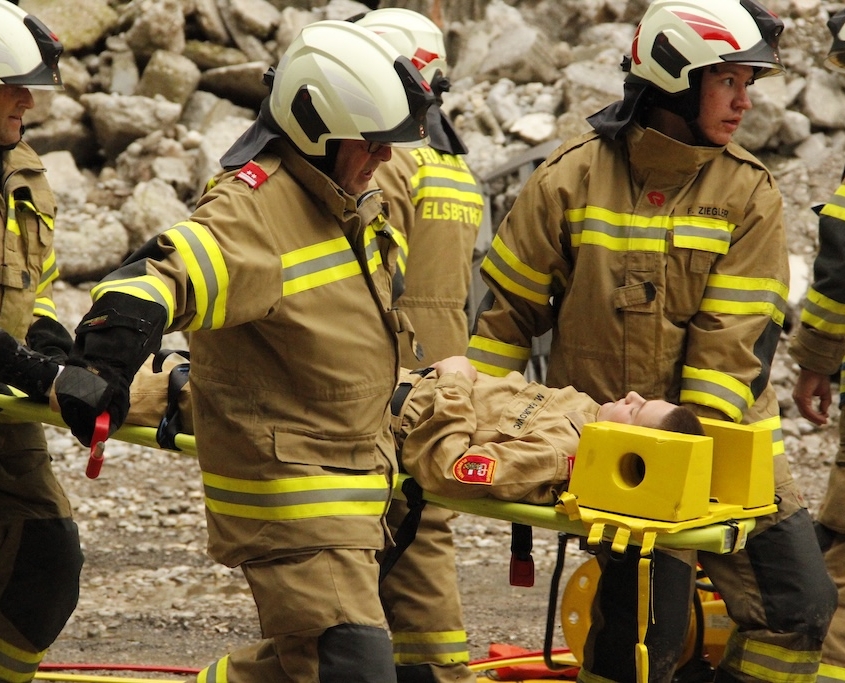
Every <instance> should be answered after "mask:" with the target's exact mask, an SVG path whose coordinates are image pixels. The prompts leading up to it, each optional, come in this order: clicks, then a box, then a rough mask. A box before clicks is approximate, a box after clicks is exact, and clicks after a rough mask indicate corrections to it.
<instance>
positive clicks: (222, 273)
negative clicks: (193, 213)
mask: <svg viewBox="0 0 845 683" xmlns="http://www.w3.org/2000/svg"><path fill="white" fill-rule="evenodd" d="M164 236H165V237H166V238H167V239H169V240H170V242H171V243H172V244H173V246H174V247H175V249H176V251H177V252H178V253H179V255H180V256H181V257H182V260H183V261H184V262H185V267H186V268H187V271H188V277H189V278H190V280H191V284H192V285H193V289H194V300H195V304H196V308H197V313H196V316H194V320H193V321H192V322H191V323H190V324H188V325H187V326H186V329H187V330H210V329H218V328H220V327H222V326H223V323H224V322H225V320H226V301H227V298H228V295H229V271H228V270H227V268H226V261H225V259H224V258H223V253H222V252H221V251H220V246H219V245H218V244H217V241H216V240H215V239H214V237H212V235H211V233H210V232H209V231H208V229H207V228H206V227H205V226H204V225H201V224H200V223H196V222H194V221H184V222H182V223H177V224H176V225H174V226H173V227H172V228H170V229H169V230H166V231H165V232H164Z"/></svg>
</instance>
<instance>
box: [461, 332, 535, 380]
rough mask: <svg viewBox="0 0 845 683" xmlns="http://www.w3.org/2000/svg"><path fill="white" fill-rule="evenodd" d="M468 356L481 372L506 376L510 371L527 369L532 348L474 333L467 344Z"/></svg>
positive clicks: (495, 375)
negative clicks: (526, 365)
mask: <svg viewBox="0 0 845 683" xmlns="http://www.w3.org/2000/svg"><path fill="white" fill-rule="evenodd" d="M467 358H469V360H470V362H471V363H472V364H473V365H474V366H475V369H476V370H478V371H479V372H483V373H485V374H487V375H493V376H494V377H504V376H505V375H507V374H508V373H509V372H522V371H523V370H524V369H525V364H526V363H527V362H528V359H529V358H531V348H530V347H529V348H526V347H524V346H517V345H516V344H506V343H505V342H501V341H497V340H495V339H488V338H486V337H481V336H479V335H474V336H473V337H472V338H471V339H470V340H469V344H468V346H467Z"/></svg>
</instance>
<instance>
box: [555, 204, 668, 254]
mask: <svg viewBox="0 0 845 683" xmlns="http://www.w3.org/2000/svg"><path fill="white" fill-rule="evenodd" d="M565 216H566V218H567V220H568V221H569V222H570V224H571V231H572V236H571V242H572V246H573V247H580V246H583V245H586V244H589V245H594V246H599V247H604V248H605V249H610V250H611V251H646V252H656V253H662V254H665V253H667V252H668V251H669V245H668V243H667V241H666V236H667V233H668V231H669V229H670V220H671V217H670V216H652V217H645V216H636V215H634V214H630V213H619V212H617V211H611V210H609V209H603V208H601V207H598V206H587V207H584V208H581V209H570V210H568V211H566V212H565Z"/></svg>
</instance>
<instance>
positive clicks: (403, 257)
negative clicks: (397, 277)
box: [392, 230, 408, 275]
mask: <svg viewBox="0 0 845 683" xmlns="http://www.w3.org/2000/svg"><path fill="white" fill-rule="evenodd" d="M392 236H393V241H394V242H396V246H398V247H399V255H398V256H397V258H396V264H397V265H398V267H399V271H400V272H401V273H402V274H403V275H404V274H405V267H406V264H407V262H408V240H406V239H405V235H403V234H402V233H401V232H399V231H398V230H393V232H392Z"/></svg>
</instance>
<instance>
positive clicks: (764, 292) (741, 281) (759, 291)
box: [700, 275, 789, 325]
mask: <svg viewBox="0 0 845 683" xmlns="http://www.w3.org/2000/svg"><path fill="white" fill-rule="evenodd" d="M788 293H789V287H788V286H787V285H785V284H784V283H782V282H779V281H778V280H775V279H773V278H764V277H740V276H738V275H711V276H710V277H708V278H707V287H706V289H705V290H704V298H703V299H702V301H701V306H700V310H702V311H708V312H710V313H727V314H730V315H765V316H766V317H769V318H771V319H772V320H773V321H774V322H775V323H777V324H778V325H783V320H784V317H785V314H784V311H785V310H786V297H787V294H788Z"/></svg>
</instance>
